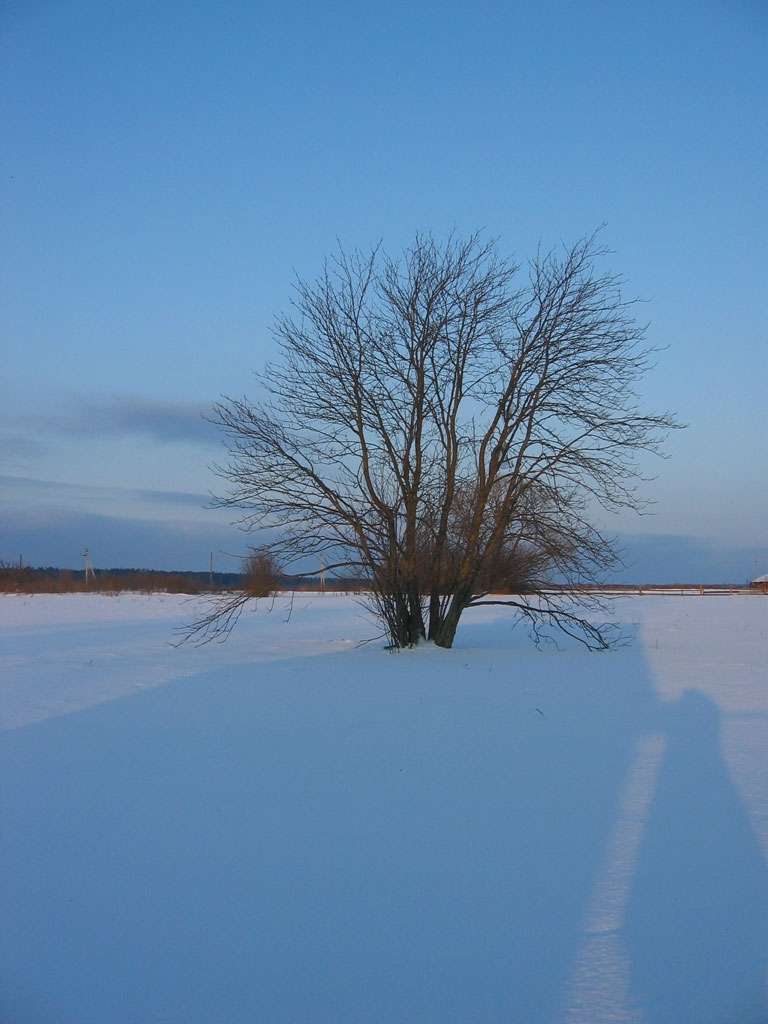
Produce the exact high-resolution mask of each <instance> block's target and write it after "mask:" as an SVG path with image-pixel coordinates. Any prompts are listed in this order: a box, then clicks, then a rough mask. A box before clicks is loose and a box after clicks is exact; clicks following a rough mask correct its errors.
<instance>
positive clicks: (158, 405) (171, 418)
mask: <svg viewBox="0 0 768 1024" xmlns="http://www.w3.org/2000/svg"><path fill="white" fill-rule="evenodd" d="M206 412H208V409H207V408H203V407H201V406H199V405H197V404H195V403H182V402H168V401H162V400H159V399H149V398H138V397H130V396H115V397H112V398H105V399H102V400H99V401H87V402H82V403H78V404H77V405H76V407H74V408H72V409H70V410H69V411H67V412H65V413H64V414H62V415H59V416H56V417H55V425H56V427H57V428H58V429H59V430H61V431H62V432H64V433H66V434H68V435H69V436H71V437H80V438H92V437H94V436H104V435H108V436H120V435H130V434H139V435H144V436H145V437H150V438H151V439H152V440H154V441H160V442H163V443H168V442H175V441H188V442H193V443H195V444H200V443H203V444H216V443H217V442H218V439H219V438H218V434H217V432H216V428H215V427H214V426H213V425H212V424H211V423H209V422H208V421H207V420H206V419H205V418H204V417H205V413H206Z"/></svg>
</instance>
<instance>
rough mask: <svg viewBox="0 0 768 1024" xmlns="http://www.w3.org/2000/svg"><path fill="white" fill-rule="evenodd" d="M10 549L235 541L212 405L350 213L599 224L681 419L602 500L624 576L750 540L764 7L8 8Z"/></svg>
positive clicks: (56, 553) (119, 556) (765, 444)
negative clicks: (639, 506) (640, 504)
mask: <svg viewBox="0 0 768 1024" xmlns="http://www.w3.org/2000/svg"><path fill="white" fill-rule="evenodd" d="M1 17H2V43H1V46H2V53H1V54H0V57H2V61H1V63H2V66H3V70H2V78H1V79H0V113H1V115H2V134H3V138H4V146H3V149H2V155H1V156H0V202H1V204H2V205H1V207H0V215H1V217H2V228H1V229H0V230H1V231H2V237H1V241H0V288H1V289H2V291H1V294H0V299H1V301H2V320H1V326H0V329H1V330H2V394H1V395H0V398H1V401H2V419H3V466H2V469H1V470H0V473H1V474H2V476H0V558H3V559H5V560H9V561H13V560H16V559H18V557H19V555H22V556H23V558H24V561H25V563H27V564H32V565H61V566H77V565H80V564H81V559H80V553H81V551H82V550H83V547H84V546H88V547H89V548H90V551H91V557H92V560H93V563H94V565H95V566H97V567H105V568H106V567H110V566H153V567H156V568H168V569H171V568H189V569H198V568H206V567H207V565H208V557H209V552H210V551H213V552H214V563H215V565H216V567H217V568H220V569H222V570H224V569H234V568H237V561H236V559H235V558H234V557H233V556H235V555H237V554H239V553H241V552H243V551H244V550H245V546H246V538H245V537H244V536H243V535H242V534H240V533H239V531H238V530H236V529H235V528H233V527H232V526H231V525H230V524H229V521H228V516H226V515H225V514H224V513H222V512H220V511H219V512H214V511H210V510H206V509H205V508H204V506H205V504H206V501H207V500H208V495H209V493H210V492H211V491H212V490H213V491H215V490H216V489H217V487H218V486H219V481H217V479H216V478H215V476H214V475H213V473H212V472H211V470H210V468H209V466H210V464H211V462H212V461H213V460H215V458H216V457H217V455H219V454H220V452H221V447H220V441H219V439H218V437H217V436H216V432H215V430H214V429H213V428H211V427H209V425H208V424H206V423H205V421H204V420H203V419H202V413H203V412H205V411H206V410H207V409H208V408H209V407H210V404H211V402H212V401H214V400H215V399H216V398H217V397H218V396H219V395H221V394H232V395H241V394H243V393H249V392H251V393H252V392H253V386H252V380H251V371H252V370H254V369H261V368H262V366H263V364H264V362H265V361H266V360H267V359H268V358H270V356H271V355H273V354H274V345H273V341H272V336H271V332H270V326H271V323H272V321H273V319H274V317H275V315H276V314H277V313H279V312H280V311H281V310H283V309H285V307H286V305H287V303H288V300H289V298H290V292H291V284H292V281H293V278H294V273H299V274H301V275H307V276H313V275H314V274H315V273H316V272H317V271H318V270H319V269H320V266H321V264H322V260H323V257H324V256H325V255H326V254H327V253H329V252H330V251H331V250H333V248H334V247H335V245H336V241H337V239H339V240H340V241H341V242H342V243H343V244H344V246H345V247H348V248H351V247H353V246H355V245H360V246H363V247H366V246H369V245H370V244H373V243H375V242H377V241H379V240H383V243H384V247H385V248H386V249H388V250H391V251H396V250H398V249H399V248H400V247H401V246H403V245H404V244H406V243H407V242H408V241H409V240H410V239H411V238H412V236H413V234H414V232H415V231H416V230H429V231H432V232H433V233H435V234H436V235H443V234H445V233H446V232H447V231H449V230H450V229H451V228H454V227H455V228H456V229H457V230H458V231H459V232H460V233H467V232H470V231H473V230H475V229H478V228H482V229H485V230H486V231H487V233H488V234H489V235H492V236H496V237H498V240H499V246H500V248H501V249H502V251H503V252H505V253H506V254H514V255H516V256H517V257H518V258H522V259H525V258H527V257H528V256H529V255H531V254H532V253H533V252H534V251H535V250H536V248H537V246H538V245H539V244H541V245H542V246H543V247H544V248H550V247H552V246H557V245H559V244H560V242H566V243H572V242H574V241H575V240H576V239H578V238H579V237H581V236H582V235H584V234H587V233H591V232H592V231H593V230H594V229H595V228H596V227H598V226H599V225H601V224H605V227H604V229H603V234H602V238H603V241H604V243H605V244H606V245H607V246H608V247H609V248H610V249H611V250H612V251H613V255H612V256H611V257H610V260H609V263H608V266H609V267H610V269H612V270H614V271H616V272H619V273H621V274H623V275H624V276H625V277H626V279H627V282H628V284H627V294H630V295H637V296H639V297H642V298H643V299H645V300H647V303H646V304H645V305H644V306H643V307H642V310H641V312H642V316H643V318H644V319H647V320H648V322H649V332H648V339H649V341H650V342H651V343H652V344H653V345H655V346H659V347H662V348H664V349H665V351H663V352H662V353H661V354H660V355H659V359H658V364H657V366H656V368H655V370H654V371H653V373H652V374H651V375H649V377H648V378H647V379H646V381H645V384H644V401H645V403H646V405H647V406H648V407H649V408H651V409H653V410H655V411H663V410H667V409H671V410H674V411H676V412H677V413H678V415H679V417H680V419H681V420H683V421H685V422H686V423H688V424H689V427H688V429H687V430H685V431H682V432H678V433H676V434H675V435H674V436H673V437H672V438H671V439H670V442H669V444H668V446H667V450H668V453H669V459H668V460H667V461H665V462H660V463H658V464H649V465H648V471H649V472H651V473H654V474H657V479H656V481H655V482H654V483H652V484H649V485H648V488H647V494H648V496H649V497H651V498H653V499H655V501H656V505H655V514H654V515H653V516H650V517H643V518H642V519H637V518H636V517H632V518H630V517H620V518H619V519H618V520H616V521H606V524H605V525H606V526H607V527H608V529H609V530H615V531H616V532H619V533H621V534H622V535H623V536H625V537H626V538H627V540H628V543H629V547H630V559H631V561H632V562H633V563H634V564H633V568H632V570H631V571H630V572H629V577H630V578H633V579H642V580H645V581H647V582H650V581H652V580H653V579H654V578H655V579H672V578H674V579H687V580H691V581H699V580H700V579H706V578H713V579H723V580H733V581H737V582H740V581H743V580H744V579H746V578H748V577H749V576H750V575H752V574H753V572H754V568H755V560H756V559H757V560H758V565H759V568H760V571H761V572H765V571H768V515H766V509H768V472H767V469H768V461H767V460H766V456H765V451H766V450H768V427H766V416H765V404H766V402H765V400H766V390H767V389H766V382H767V381H768V356H767V355H766V351H767V348H768V346H767V344H766V342H767V341H768V339H767V338H766V333H767V329H766V294H768V293H767V291H766V285H767V282H768V241H767V239H768V230H767V228H768V218H767V217H766V191H767V190H766V181H768V130H767V129H768V100H766V97H768V52H767V51H768V6H766V4H765V3H764V2H763V0H648V2H645V3H643V4H637V3H632V4H630V3H616V0H611V2H608V0H605V2H596V0H580V2H579V3H573V2H572V0H541V2H538V3H525V4H523V3H515V2H512V0H506V2H498V3H497V2H486V3H483V2H479V3H473V4H470V3H468V2H461V3H451V2H441V3H434V2H418V0H412V2H410V3H407V4H406V3H399V2H389V3H386V4H384V3H371V4H360V3H352V2H351V0H350V2H347V0H339V2H336V3H333V2H328V3H322V4H321V3H309V2H297V0H288V2H284V3H281V4H259V3H236V2H227V0H223V2H216V3H213V2H206V3H203V2H194V0H186V2H180V0H179V2H164V0H159V2H158V0H154V2H151V3H150V2H145V0H135V2H133V3H131V4H125V3H112V2H109V0H94V2H64V0H6V2H5V3H4V5H3V8H2V16H1Z"/></svg>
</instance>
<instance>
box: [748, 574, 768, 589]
mask: <svg viewBox="0 0 768 1024" xmlns="http://www.w3.org/2000/svg"><path fill="white" fill-rule="evenodd" d="M749 585H750V587H754V588H755V590H762V592H763V593H764V594H768V572H767V573H765V574H764V575H763V576H758V577H756V578H755V579H754V580H752V582H751V583H750V584H749Z"/></svg>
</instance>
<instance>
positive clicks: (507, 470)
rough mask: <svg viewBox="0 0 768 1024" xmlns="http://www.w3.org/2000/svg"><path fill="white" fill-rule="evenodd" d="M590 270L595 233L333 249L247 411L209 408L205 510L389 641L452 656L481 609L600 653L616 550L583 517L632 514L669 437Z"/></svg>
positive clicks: (631, 332)
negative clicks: (350, 606)
mask: <svg viewBox="0 0 768 1024" xmlns="http://www.w3.org/2000/svg"><path fill="white" fill-rule="evenodd" d="M606 255H607V253H606V250H604V249H603V248H602V247H601V246H600V245H599V244H598V240H597V237H596V236H595V235H593V236H590V237H587V238H584V239H582V240H580V241H579V242H577V243H576V244H575V245H573V246H571V247H569V248H563V250H562V251H560V252H554V251H553V252H547V253H538V254H537V255H536V256H535V257H534V258H533V259H532V260H531V261H530V262H529V263H528V264H527V265H526V266H525V267H522V266H521V265H519V264H518V263H516V262H515V261H514V260H511V259H506V258H504V257H502V256H501V255H500V254H499V252H498V249H497V246H496V244H495V243H494V242H492V241H486V240H484V239H483V237H482V236H481V235H479V234H475V235H472V236H470V237H469V238H466V239H461V238H458V237H455V236H450V237H449V238H448V239H447V240H446V241H444V242H440V241H437V240H436V239H435V238H433V237H432V236H430V235H417V236H416V237H415V239H414V242H413V244H412V245H411V246H410V247H409V248H407V249H406V250H405V251H404V252H403V253H402V254H401V255H399V256H398V257H391V256H389V255H387V254H386V253H385V252H383V251H382V249H381V248H380V247H375V248H373V249H372V250H371V251H370V252H361V251H359V250H355V251H353V252H351V253H347V252H345V251H344V250H343V249H341V248H340V249H339V251H338V252H337V253H336V254H335V255H334V256H333V257H332V258H330V259H329V260H327V262H326V264H325V267H324V269H323V272H322V273H321V275H320V276H319V277H318V278H317V279H316V280H314V281H305V280H301V279H299V280H298V281H297V282H296V286H295V294H294V299H293V303H292V306H291V308H290V309H289V310H288V312H287V313H286V314H285V315H283V316H280V317H279V318H278V319H277V321H276V324H275V329H274V330H275V336H276V340H277V342H278V345H279V350H280V358H279V359H278V360H276V361H275V362H274V363H271V364H269V365H267V367H266V369H265V370H264V371H263V372H262V373H260V374H257V379H258V383H259V390H260V392H261V396H262V397H261V398H260V399H259V400H257V401H252V400H250V399H248V398H245V397H244V398H240V399H233V398H228V397H227V398H223V399H222V400H221V401H220V402H218V403H217V404H216V406H215V411H214V415H213V419H214V421H215V422H216V423H217V424H218V425H219V426H220V428H221V429H222V430H223V432H224V436H225V441H226V445H227V450H228V458H227V460H226V461H225V462H224V463H222V464H221V465H219V466H218V467H217V471H218V472H219V473H220V475H221V477H222V478H223V479H224V480H225V481H226V482H227V484H228V490H227V493H226V494H224V495H223V496H222V497H221V498H220V499H218V501H217V504H219V505H221V506H224V507H228V508H231V509H236V510H238V513H239V522H240V524H241V525H242V526H243V527H244V528H246V529H248V530H252V531H268V533H266V534H265V536H266V537H267V540H266V541H265V542H264V544H263V545H262V547H261V549H260V550H261V553H262V554H267V555H268V556H269V557H270V558H271V559H272V564H273V566H279V567H280V569H282V570H283V571H288V572H290V570H291V565H292V564H294V565H295V564H298V563H299V562H301V563H302V566H303V568H302V571H304V572H305V571H306V564H307V560H308V559H309V560H312V559H314V560H316V562H317V565H318V569H320V568H323V569H324V570H325V571H326V572H333V571H337V572H343V573H344V574H345V575H346V576H349V575H350V574H356V575H357V576H358V577H359V578H360V579H361V580H364V581H365V582H366V584H367V586H368V587H369V588H370V593H371V602H372V606H373V608H374V611H375V612H376V614H377V615H378V617H379V618H380V620H381V622H382V624H383V626H384V629H385V631H386V634H387V636H388V638H389V640H390V642H391V644H392V645H394V646H396V647H405V646H409V645H412V644H415V643H418V642H419V641H421V640H424V639H429V640H432V641H434V642H435V643H436V644H437V645H439V646H442V647H450V646H451V644H452V642H453V639H454V635H455V631H456V627H457V625H458V622H459V619H460V616H461V614H462V612H463V611H464V610H465V609H466V608H467V607H469V606H470V605H473V604H477V603H481V602H488V601H503V602H504V603H507V604H510V605H512V606H514V607H515V608H517V609H518V611H519V612H521V613H522V614H523V615H525V616H526V617H527V618H528V620H529V621H530V623H531V624H532V625H533V627H534V630H535V631H538V630H540V629H541V628H542V627H543V626H545V625H546V624H547V623H555V624H557V625H558V626H559V627H561V628H563V629H565V630H566V631H567V632H569V633H571V634H572V635H575V636H578V637H579V639H581V640H583V641H584V642H585V643H586V644H587V645H588V646H590V647H595V648H602V647H606V646H608V645H609V643H610V640H611V637H610V633H609V631H608V629H607V628H606V627H605V626H603V625H600V624H598V623H596V622H595V621H593V619H592V618H591V617H590V616H589V615H588V614H587V611H588V609H586V608H585V604H588V603H589V601H590V597H589V594H588V592H587V590H585V588H584V584H590V583H595V582H598V581H600V580H601V578H602V577H603V576H604V574H605V573H606V572H607V571H609V570H610V569H611V568H612V567H613V566H614V565H615V564H616V562H617V560H618V559H619V552H618V551H617V549H616V546H615V544H614V542H613V541H612V539H611V538H610V537H608V536H606V535H605V534H604V533H603V532H602V531H601V530H600V529H598V528H597V527H596V526H595V524H594V522H593V519H594V510H595V508H596V507H601V508H602V509H604V510H607V511H608V512H615V511H617V510H620V509H624V508H631V509H636V510H641V509H642V508H643V506H644V501H643V498H642V496H641V494H640V491H639V489H638V485H639V483H640V482H641V475H640V471H639V468H638V461H639V460H638V456H639V455H640V454H641V453H643V452H648V451H650V452H656V453H659V452H660V446H661V444H662V442H663V439H664V437H665V436H666V434H667V432H668V431H669V430H670V429H671V428H673V427H675V426H676V422H675V420H674V417H673V416H671V415H670V414H668V413H662V414H655V413H648V412H645V411H643V410H642V409H641V408H640V407H639V403H638V398H637V385H638V382H639V381H640V379H641V378H642V376H643V374H644V373H645V372H646V370H647V369H648V366H649V360H650V357H651V353H652V349H650V348H649V346H648V345H647V344H646V342H645V336H646V331H645V328H644V326H643V325H642V324H639V323H638V322H637V320H636V318H635V315H634V311H635V303H634V301H632V300H626V299H625V298H624V297H623V295H622V285H623V282H622V280H621V279H620V278H618V277H617V276H616V275H614V274H613V273H611V272H609V271H600V270H599V269H598V264H600V263H602V262H603V261H604V259H605V257H606ZM247 597H248V594H247V593H244V594H242V595H237V596H236V597H235V598H231V599H230V603H229V607H228V608H227V607H225V606H222V607H221V608H219V609H214V612H213V613H212V614H211V615H210V616H208V617H206V619H204V620H201V622H199V623H197V624H196V630H197V635H198V636H203V637H204V638H207V637H209V636H210V635H216V634H217V632H219V631H220V629H221V627H222V624H223V623H224V624H226V626H227V628H228V627H229V626H230V625H231V623H232V621H233V614H232V613H233V610H234V611H235V612H236V611H237V608H238V607H239V606H237V607H235V603H236V602H237V601H243V600H246V599H247ZM235 617H236V616H235Z"/></svg>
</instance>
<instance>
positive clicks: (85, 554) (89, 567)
mask: <svg viewBox="0 0 768 1024" xmlns="http://www.w3.org/2000/svg"><path fill="white" fill-rule="evenodd" d="M83 558H84V559H85V586H86V589H87V588H88V574H89V573H90V575H91V579H93V578H94V573H93V566H92V565H91V560H90V558H89V557H88V548H86V549H85V551H84V552H83Z"/></svg>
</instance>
